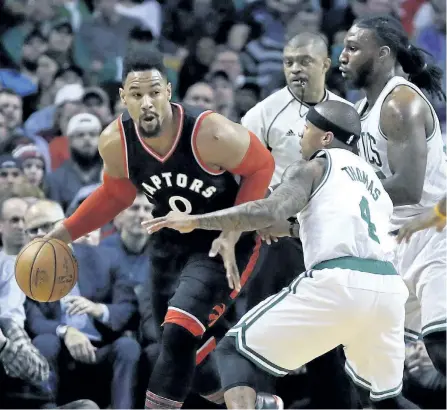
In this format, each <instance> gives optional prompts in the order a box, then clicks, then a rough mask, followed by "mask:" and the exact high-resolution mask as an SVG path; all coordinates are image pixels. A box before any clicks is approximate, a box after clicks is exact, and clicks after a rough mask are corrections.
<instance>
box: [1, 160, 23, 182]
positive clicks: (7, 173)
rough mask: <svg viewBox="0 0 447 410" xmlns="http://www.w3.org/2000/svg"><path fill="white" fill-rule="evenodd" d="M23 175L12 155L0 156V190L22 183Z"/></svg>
mask: <svg viewBox="0 0 447 410" xmlns="http://www.w3.org/2000/svg"><path fill="white" fill-rule="evenodd" d="M23 180H24V175H23V172H22V169H21V165H20V163H19V161H18V160H17V159H15V158H14V157H13V156H12V155H8V154H5V155H1V156H0V190H4V189H5V188H11V187H13V186H14V185H18V184H20V183H22V182H23Z"/></svg>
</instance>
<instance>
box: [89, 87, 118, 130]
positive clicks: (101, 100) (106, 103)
mask: <svg viewBox="0 0 447 410" xmlns="http://www.w3.org/2000/svg"><path fill="white" fill-rule="evenodd" d="M82 102H83V103H84V105H85V106H86V107H87V109H88V110H90V112H91V113H92V114H95V115H96V116H97V117H98V118H99V119H100V120H101V124H102V126H103V127H106V126H107V125H108V124H110V123H111V122H112V120H113V116H112V111H111V109H110V98H109V96H108V95H107V93H106V92H105V91H104V90H103V89H102V88H100V87H91V88H86V89H85V91H84V96H83V99H82Z"/></svg>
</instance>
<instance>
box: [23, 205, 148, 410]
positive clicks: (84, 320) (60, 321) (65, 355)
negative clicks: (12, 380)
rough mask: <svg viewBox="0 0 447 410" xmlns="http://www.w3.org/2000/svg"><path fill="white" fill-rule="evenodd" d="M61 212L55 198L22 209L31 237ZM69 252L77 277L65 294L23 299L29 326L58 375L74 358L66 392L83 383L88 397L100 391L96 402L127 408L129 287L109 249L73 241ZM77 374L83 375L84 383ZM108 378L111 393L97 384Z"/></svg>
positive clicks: (132, 367) (131, 347)
mask: <svg viewBox="0 0 447 410" xmlns="http://www.w3.org/2000/svg"><path fill="white" fill-rule="evenodd" d="M63 218H64V213H63V211H62V208H61V207H60V206H59V205H58V204H57V203H55V202H51V201H40V202H37V203H36V204H34V205H32V206H31V207H30V208H29V209H28V211H27V213H26V215H25V226H26V229H27V233H28V235H29V237H30V239H33V238H36V237H41V236H43V235H45V234H46V233H48V232H49V230H51V229H52V228H53V227H54V225H55V224H56V223H57V222H58V221H60V220H62V219H63ZM73 252H74V254H75V256H76V259H77V261H78V264H79V278H78V282H77V284H76V285H75V287H74V288H73V290H72V291H71V292H70V294H69V295H68V296H66V297H65V298H63V299H62V300H61V301H59V302H53V303H38V302H34V301H29V303H28V305H27V318H28V321H29V328H30V330H31V332H32V334H33V335H34V336H35V338H34V340H33V343H34V344H35V346H36V347H37V348H38V349H39V351H40V352H41V353H42V354H43V355H44V356H45V357H46V358H47V359H48V361H49V362H50V364H51V366H52V369H54V370H55V371H56V377H57V379H59V378H63V376H66V377H70V375H67V374H66V373H65V372H64V368H66V367H67V365H68V363H70V362H73V361H74V365H75V374H72V376H71V377H74V378H73V379H69V381H68V383H67V386H70V389H69V390H71V391H69V392H68V393H71V394H74V395H75V397H79V390H81V391H82V389H81V387H84V388H85V389H86V391H85V394H86V395H87V397H92V398H93V397H95V396H99V397H97V399H98V403H101V404H103V405H108V404H109V403H110V404H111V406H112V408H115V409H130V408H132V406H133V400H134V393H133V390H134V388H135V385H136V380H137V372H136V370H137V364H138V361H139V358H140V346H139V344H138V343H137V342H136V340H134V339H132V338H130V337H127V336H123V332H124V331H125V330H126V329H129V328H130V326H132V323H134V322H133V320H132V318H134V317H135V313H136V299H135V294H134V292H133V288H132V286H130V285H129V282H128V281H127V279H126V278H125V277H124V276H123V275H122V273H121V272H120V267H119V266H117V265H116V264H115V261H116V258H114V257H113V253H112V252H110V251H109V250H108V249H105V248H99V247H94V246H89V245H81V244H76V243H75V244H73ZM110 364H112V366H110ZM76 374H77V376H76ZM81 375H82V376H81ZM79 377H83V379H82V380H83V381H84V386H81V384H80V383H79ZM70 380H71V382H70ZM110 380H111V381H112V386H111V396H109V395H108V393H107V392H108V389H106V390H104V386H101V382H105V383H107V382H108V381H110ZM105 387H106V388H107V387H109V386H108V385H107V384H106V386H105ZM88 390H90V391H88ZM54 393H56V391H55V392H54Z"/></svg>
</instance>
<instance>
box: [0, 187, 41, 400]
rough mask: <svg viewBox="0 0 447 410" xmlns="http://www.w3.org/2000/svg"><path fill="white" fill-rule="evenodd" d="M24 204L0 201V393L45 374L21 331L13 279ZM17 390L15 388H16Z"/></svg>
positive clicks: (20, 299)
mask: <svg viewBox="0 0 447 410" xmlns="http://www.w3.org/2000/svg"><path fill="white" fill-rule="evenodd" d="M27 208H28V204H27V203H26V201H25V200H23V199H21V198H18V197H15V196H14V195H12V194H9V195H3V197H2V200H1V201H0V223H1V225H0V226H1V234H2V241H3V249H2V250H1V251H0V362H1V364H2V367H0V379H1V382H2V394H3V395H4V394H5V393H6V392H7V390H8V387H9V389H11V390H18V388H19V387H21V386H22V384H23V383H20V382H19V383H17V382H16V381H15V380H14V379H13V378H15V379H19V380H21V381H22V382H26V383H31V384H38V383H39V382H43V381H46V380H47V379H48V375H49V373H48V372H49V368H48V363H47V361H46V360H45V358H44V357H42V356H41V355H40V354H39V352H38V351H37V350H36V349H35V348H34V346H33V345H32V344H31V340H30V339H29V337H28V335H27V334H26V332H25V329H24V325H25V309H24V303H25V294H24V293H23V292H22V291H21V290H20V288H19V287H18V285H17V282H16V280H15V275H14V262H15V258H16V256H17V254H18V253H19V251H20V249H21V248H22V247H23V245H24V244H25V229H24V216H25V212H26V209H27ZM16 392H17V391H16ZM2 398H3V397H2Z"/></svg>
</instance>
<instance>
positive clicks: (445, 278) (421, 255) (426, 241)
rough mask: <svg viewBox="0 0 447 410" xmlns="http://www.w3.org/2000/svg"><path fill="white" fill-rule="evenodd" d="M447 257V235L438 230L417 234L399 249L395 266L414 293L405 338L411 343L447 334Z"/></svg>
mask: <svg viewBox="0 0 447 410" xmlns="http://www.w3.org/2000/svg"><path fill="white" fill-rule="evenodd" d="M446 253H447V239H446V232H445V231H443V232H437V231H436V229H435V228H432V229H427V230H425V231H420V232H416V233H415V234H414V235H413V236H412V237H411V239H410V241H409V242H408V243H401V244H399V245H397V246H396V248H395V252H394V266H395V267H396V269H397V271H398V273H399V274H400V275H401V276H402V277H403V279H404V281H405V284H406V285H407V287H408V290H409V291H410V296H409V298H408V300H407V306H406V309H405V310H406V319H405V336H406V337H407V338H408V339H410V340H417V339H418V338H419V337H420V336H421V335H422V336H426V335H428V334H429V333H432V332H436V331H446V316H447V315H446V309H447V291H446V287H447V255H446Z"/></svg>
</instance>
